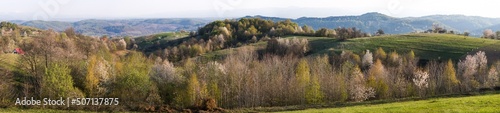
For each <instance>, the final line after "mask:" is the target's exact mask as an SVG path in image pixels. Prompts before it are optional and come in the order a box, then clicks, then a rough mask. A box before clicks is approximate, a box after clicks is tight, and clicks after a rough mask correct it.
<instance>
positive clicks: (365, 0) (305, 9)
mask: <svg viewBox="0 0 500 113" xmlns="http://www.w3.org/2000/svg"><path fill="white" fill-rule="evenodd" d="M499 11H500V2H499V1H498V0H0V19H3V20H14V19H21V20H33V19H38V20H78V19H92V18H97V19H123V18H205V17H211V18H231V17H242V16H247V15H264V16H277V17H287V18H298V17H303V16H307V17H328V16H340V15H360V14H363V13H367V12H380V13H383V14H386V15H389V16H394V17H410V16H411V17H417V16H426V15H434V14H463V15H469V16H483V17H494V18H498V17H500V12H499Z"/></svg>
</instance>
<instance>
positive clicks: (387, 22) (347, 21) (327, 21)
mask: <svg viewBox="0 0 500 113" xmlns="http://www.w3.org/2000/svg"><path fill="white" fill-rule="evenodd" d="M242 18H262V19H266V20H273V21H282V20H287V19H290V18H279V17H266V16H246V17H242ZM214 20H215V19H194V18H179V19H123V20H95V19H91V20H82V21H77V22H61V21H20V20H15V21H13V22H15V23H20V24H21V25H25V26H32V27H37V28H41V29H54V30H57V31H62V30H64V29H66V28H69V27H73V28H75V29H76V31H77V32H79V33H82V34H85V35H92V36H101V35H109V36H144V35H150V34H155V33H160V32H170V31H180V30H186V31H195V30H197V28H199V27H202V26H204V25H206V24H207V23H209V22H211V21H214ZM290 20H292V21H293V22H296V23H298V24H299V25H301V26H302V25H308V26H311V27H313V28H314V29H319V28H337V27H356V28H358V29H361V30H362V31H364V32H368V33H372V34H373V33H375V32H376V31H377V30H378V29H382V30H384V31H385V33H389V34H402V33H409V32H415V31H425V30H428V29H430V28H431V27H432V25H433V24H439V25H441V26H442V27H444V28H445V29H448V30H454V31H457V32H464V31H468V32H470V33H471V35H472V36H481V35H482V31H483V30H484V29H492V30H493V31H498V30H500V18H486V17H478V16H464V15H431V16H423V17H406V18H396V17H390V16H387V15H384V14H381V13H375V12H373V13H366V14H363V15H359V16H331V17H325V18H316V17H302V18H297V19H290Z"/></svg>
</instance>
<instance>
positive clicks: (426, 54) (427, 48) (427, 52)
mask: <svg viewBox="0 0 500 113" xmlns="http://www.w3.org/2000/svg"><path fill="white" fill-rule="evenodd" d="M286 38H306V39H308V40H309V45H310V47H311V50H310V52H309V53H308V54H309V55H317V54H327V53H329V52H335V53H337V54H340V53H341V52H342V51H352V52H354V53H356V54H362V53H363V51H365V50H370V51H375V49H377V48H378V47H382V48H383V49H384V50H385V51H386V53H390V52H392V51H396V52H398V53H399V54H404V53H407V52H408V51H410V50H413V51H414V52H415V55H416V56H417V57H419V58H420V59H422V60H447V59H452V60H455V61H458V60H459V59H461V58H464V57H465V56H466V55H467V54H474V53H475V52H477V51H485V52H486V55H487V56H492V57H487V58H488V60H489V61H496V60H498V59H497V58H495V57H493V56H496V55H498V54H499V52H500V48H497V47H500V41H499V40H492V39H482V38H474V37H464V36H460V35H451V34H403V35H385V36H376V37H366V38H355V39H349V40H346V41H339V40H336V39H333V38H328V37H305V36H289V37H286ZM266 45H267V43H265V42H259V43H255V44H250V45H247V46H253V47H255V48H261V49H262V48H265V47H266ZM231 51H234V49H224V50H218V51H214V52H211V53H206V54H204V55H202V56H201V58H204V59H213V58H216V59H217V58H218V57H222V56H225V55H227V54H228V53H230V52H231Z"/></svg>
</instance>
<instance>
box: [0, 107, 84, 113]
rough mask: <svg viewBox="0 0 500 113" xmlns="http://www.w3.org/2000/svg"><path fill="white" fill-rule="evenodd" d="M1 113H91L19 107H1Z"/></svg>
mask: <svg viewBox="0 0 500 113" xmlns="http://www.w3.org/2000/svg"><path fill="white" fill-rule="evenodd" d="M0 112H1V113H91V111H75V110H55V109H19V108H1V109H0Z"/></svg>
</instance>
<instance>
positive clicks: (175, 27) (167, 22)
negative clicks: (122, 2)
mask: <svg viewBox="0 0 500 113" xmlns="http://www.w3.org/2000/svg"><path fill="white" fill-rule="evenodd" d="M211 21H213V20H211V19H194V18H179V19H124V20H96V19H90V20H82V21H77V22H61V21H39V20H37V21H26V22H22V21H19V20H16V21H14V22H15V23H21V22H22V23H21V25H24V26H32V27H36V28H40V29H53V30H56V31H63V30H65V29H67V28H69V27H73V28H74V29H75V30H76V32H79V33H82V34H84V35H89V36H102V35H108V36H144V35H150V34H156V33H161V32H170V31H181V30H185V31H195V30H197V29H198V27H203V26H204V25H205V24H207V23H209V22H211Z"/></svg>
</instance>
